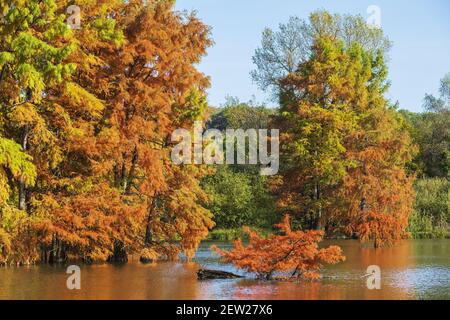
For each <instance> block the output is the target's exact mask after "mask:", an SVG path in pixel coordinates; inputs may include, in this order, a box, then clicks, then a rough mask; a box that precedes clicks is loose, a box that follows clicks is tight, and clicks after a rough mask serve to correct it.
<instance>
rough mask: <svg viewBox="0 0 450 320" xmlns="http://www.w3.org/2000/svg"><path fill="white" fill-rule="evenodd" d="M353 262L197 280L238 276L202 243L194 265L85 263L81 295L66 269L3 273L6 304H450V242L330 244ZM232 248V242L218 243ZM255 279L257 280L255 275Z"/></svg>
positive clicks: (0, 284)
mask: <svg viewBox="0 0 450 320" xmlns="http://www.w3.org/2000/svg"><path fill="white" fill-rule="evenodd" d="M326 244H327V245H329V244H337V245H339V246H341V247H342V249H343V250H344V253H345V255H346V258H347V260H346V261H345V262H343V263H340V264H339V265H336V266H331V267H327V268H326V269H325V270H324V271H323V279H322V281H320V282H314V283H309V282H306V283H285V282H262V281H256V280H253V279H251V278H250V279H237V280H210V281H198V280H197V279H196V271H197V270H198V269H199V268H200V267H204V268H210V269H221V270H225V271H231V272H238V273H239V271H238V270H236V269H234V268H233V267H231V266H230V265H224V264H221V263H220V262H219V260H218V257H217V255H215V254H214V253H212V252H211V251H210V250H209V246H210V245H211V243H204V244H202V245H201V247H200V249H199V251H198V252H197V255H196V257H195V259H194V262H193V263H190V264H186V263H169V262H167V263H159V264H156V265H143V264H141V263H139V262H138V261H131V262H129V263H128V264H125V265H109V264H104V265H91V266H87V265H81V266H80V267H81V290H76V291H71V290H68V289H67V287H66V280H67V277H68V275H67V274H66V273H65V271H66V268H65V267H64V266H31V267H20V268H16V267H8V268H0V299H170V300H173V299H175V300H177V299H188V300H190V299H301V300H304V299H396V300H398V299H446V300H450V240H410V241H404V242H402V243H401V244H399V245H398V246H396V247H392V248H383V249H378V250H375V249H369V248H364V247H361V245H360V244H359V242H357V241H348V240H347V241H328V242H327V243H326ZM219 246H220V247H230V245H229V244H223V243H222V244H219ZM370 265H378V266H380V268H381V271H382V280H381V281H382V282H381V289H380V290H369V289H368V288H367V285H366V279H365V278H364V277H363V276H364V275H365V273H366V269H367V267H368V266H370ZM250 277H251V276H250Z"/></svg>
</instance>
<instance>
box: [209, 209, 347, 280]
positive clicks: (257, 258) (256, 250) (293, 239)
mask: <svg viewBox="0 0 450 320" xmlns="http://www.w3.org/2000/svg"><path fill="white" fill-rule="evenodd" d="M276 226H277V227H278V228H279V229H280V234H272V235H271V236H269V237H268V238H263V237H262V236H260V235H259V234H258V233H256V232H254V231H252V230H250V228H247V227H245V228H244V231H245V233H247V234H248V236H249V244H248V245H247V246H244V244H243V243H242V240H236V241H235V243H234V248H233V249H232V250H231V251H226V250H222V249H219V248H218V247H216V246H213V247H212V249H213V250H214V251H216V252H218V253H219V254H220V255H221V256H222V259H223V261H224V262H226V263H233V264H234V265H235V266H236V267H238V268H240V269H243V270H245V271H246V272H252V273H255V274H256V275H257V277H258V278H259V279H265V280H271V279H273V275H274V273H275V272H285V273H287V272H288V273H290V277H289V279H291V280H298V279H300V278H305V279H310V280H315V279H318V278H320V273H319V272H320V270H321V268H322V267H323V265H324V264H336V263H339V262H341V261H344V260H345V257H344V255H343V253H342V249H341V248H340V247H338V246H330V247H328V248H324V249H319V242H320V241H322V239H323V235H324V233H323V232H322V231H306V232H304V231H293V230H292V229H291V223H290V218H289V216H285V218H284V219H283V221H282V222H281V223H280V224H278V225H276Z"/></svg>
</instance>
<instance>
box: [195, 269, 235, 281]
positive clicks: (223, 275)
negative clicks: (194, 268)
mask: <svg viewBox="0 0 450 320" xmlns="http://www.w3.org/2000/svg"><path fill="white" fill-rule="evenodd" d="M239 278H243V277H242V276H239V275H237V274H234V273H231V272H225V271H220V270H207V269H200V270H198V272H197V279H198V280H212V279H239Z"/></svg>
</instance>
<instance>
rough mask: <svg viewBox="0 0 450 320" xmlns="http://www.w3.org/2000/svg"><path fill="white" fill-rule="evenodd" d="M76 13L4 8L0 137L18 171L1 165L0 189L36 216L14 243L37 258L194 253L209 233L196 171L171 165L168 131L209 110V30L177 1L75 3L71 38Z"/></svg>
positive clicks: (62, 5)
mask: <svg viewBox="0 0 450 320" xmlns="http://www.w3.org/2000/svg"><path fill="white" fill-rule="evenodd" d="M72 4H74V3H73V2H72V1H44V2H42V1H3V2H1V5H2V6H1V11H2V12H3V13H4V15H5V18H6V21H7V23H6V24H2V25H1V26H0V37H1V40H2V44H1V45H0V49H1V50H0V66H1V67H2V72H1V82H0V85H1V86H2V91H1V94H0V98H1V113H0V114H1V115H0V120H1V121H0V129H1V135H2V136H1V137H2V138H3V136H4V137H5V139H7V140H5V141H8V144H7V147H8V148H9V151H8V152H11V153H14V154H15V155H17V159H16V161H17V163H20V166H22V167H21V168H17V164H15V163H11V161H10V160H9V159H5V160H2V161H1V166H2V170H4V171H5V175H3V171H1V172H2V175H0V177H2V181H6V180H8V183H9V186H8V187H2V189H1V190H2V197H3V194H6V193H8V197H9V198H8V199H7V202H8V203H14V202H16V205H17V207H19V208H20V209H26V212H27V213H28V215H29V216H30V217H35V218H36V219H37V220H36V221H35V222H34V223H33V226H32V230H34V233H35V234H36V236H37V237H38V239H39V245H38V244H31V243H29V242H28V243H27V240H23V241H24V244H26V245H27V246H28V247H31V248H33V250H34V252H33V261H36V260H38V259H39V258H40V260H41V261H44V262H60V261H65V260H67V259H83V260H85V261H87V262H92V261H105V260H115V261H126V259H127V253H135V252H139V251H140V250H141V249H142V248H143V247H144V246H145V247H146V249H147V251H146V252H147V253H148V252H149V251H150V253H151V255H152V256H162V257H175V256H177V254H178V253H179V252H180V251H183V250H184V251H185V252H186V253H187V255H188V256H192V252H193V251H194V250H195V248H196V246H197V245H198V244H199V241H200V240H201V239H202V238H203V237H205V236H206V234H207V232H208V229H209V228H210V227H211V226H212V220H211V215H210V213H209V212H208V211H207V210H206V209H204V208H203V206H202V204H203V203H204V202H206V201H207V197H206V195H205V194H204V193H203V191H202V190H201V188H200V187H199V183H198V181H199V179H200V177H201V175H203V174H204V173H205V171H204V170H203V168H189V167H178V166H174V165H173V164H172V163H171V161H170V158H169V155H170V153H169V149H170V133H171V132H172V131H173V130H174V129H175V128H178V127H189V126H190V125H191V123H192V121H193V120H196V119H201V118H202V114H203V111H204V110H206V98H205V95H204V89H205V88H206V87H207V86H208V85H209V82H208V79H207V77H205V76H204V75H203V74H201V73H200V72H198V71H197V70H196V69H195V64H196V63H198V62H199V61H200V59H201V57H202V56H203V55H204V54H205V50H206V48H207V47H208V46H209V45H210V43H211V41H210V39H209V29H208V27H206V26H205V25H203V24H202V23H201V22H200V21H199V20H198V19H197V18H196V17H195V16H194V15H190V14H184V13H176V12H174V10H173V1H146V2H142V1H127V2H124V1H119V0H118V1H94V2H93V1H84V0H80V1H76V3H75V4H76V5H78V6H79V7H80V9H81V13H82V15H81V17H82V19H81V28H80V29H74V30H71V28H70V27H69V26H68V25H67V24H66V19H67V14H66V9H67V7H68V6H69V5H72ZM24 133H25V134H24ZM9 141H15V143H16V144H17V145H12V144H10V143H9ZM19 146H21V149H22V150H21V152H22V153H23V156H22V155H21V153H20V152H19V149H20V148H19ZM2 147H3V140H2ZM18 148H19V149H18ZM25 153H26V154H25ZM6 155H8V153H6ZM31 162H32V165H31ZM29 163H30V165H29ZM33 165H34V168H36V172H37V176H36V178H35V176H33V175H32V172H34V171H33V170H34V169H32V168H33ZM11 168H12V169H11ZM5 177H6V178H5ZM5 179H6V180H5ZM2 201H3V199H2ZM2 204H3V202H2ZM5 219H6V218H5ZM2 221H3V220H2ZM4 221H6V220H4ZM8 221H9V220H8ZM5 225H6V223H5ZM25 225H28V224H27V223H24V224H23V225H21V228H22V227H23V226H25ZM2 228H3V226H2ZM4 230H6V228H3V229H2V241H3V240H4V239H6V237H3V235H4V234H5V233H6V232H8V231H6V232H3V231H4ZM9 230H13V228H9ZM28 230H30V229H28ZM11 232H12V231H11ZM180 239H181V242H178V240H180ZM4 243H7V240H4ZM8 243H9V244H8V246H6V245H5V246H3V247H2V250H3V249H5V250H3V251H4V252H6V251H9V252H11V251H14V250H16V249H14V248H13V249H12V250H6V248H11V246H12V245H10V244H11V241H9V242H8ZM39 249H40V250H39ZM39 251H40V257H37V253H39ZM28 260H29V259H28Z"/></svg>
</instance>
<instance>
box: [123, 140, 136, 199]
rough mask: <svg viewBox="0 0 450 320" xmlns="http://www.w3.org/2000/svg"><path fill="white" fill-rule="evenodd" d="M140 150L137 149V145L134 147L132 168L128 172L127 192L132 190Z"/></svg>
mask: <svg viewBox="0 0 450 320" xmlns="http://www.w3.org/2000/svg"><path fill="white" fill-rule="evenodd" d="M138 158H139V156H138V151H137V146H136V147H135V148H134V151H133V158H132V159H131V168H130V172H129V174H128V178H127V181H126V184H125V194H130V192H131V187H132V185H133V178H134V173H135V171H136V164H137V161H138Z"/></svg>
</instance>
